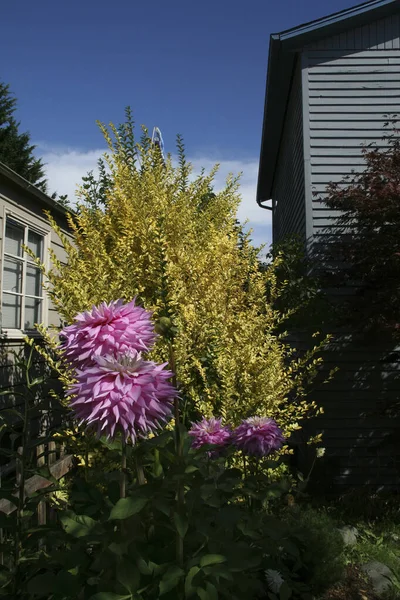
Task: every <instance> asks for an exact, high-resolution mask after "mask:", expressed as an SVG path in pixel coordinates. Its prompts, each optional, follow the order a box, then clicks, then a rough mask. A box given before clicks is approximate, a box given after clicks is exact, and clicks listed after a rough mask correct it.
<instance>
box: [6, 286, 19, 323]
mask: <svg viewBox="0 0 400 600" xmlns="http://www.w3.org/2000/svg"><path fill="white" fill-rule="evenodd" d="M2 311H3V322H2V326H3V328H4V329H21V296H14V295H13V294H4V293H3V306H2Z"/></svg>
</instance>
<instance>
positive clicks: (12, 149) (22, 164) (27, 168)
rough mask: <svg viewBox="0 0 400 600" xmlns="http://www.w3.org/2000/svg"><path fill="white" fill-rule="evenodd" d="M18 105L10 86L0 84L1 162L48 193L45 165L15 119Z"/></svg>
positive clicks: (28, 136)
mask: <svg viewBox="0 0 400 600" xmlns="http://www.w3.org/2000/svg"><path fill="white" fill-rule="evenodd" d="M16 105H17V100H16V98H14V96H13V95H12V93H11V92H10V86H9V85H8V84H5V83H2V82H0V162H2V163H4V164H5V165H7V166H8V167H10V169H12V170H13V171H15V172H16V173H18V174H19V175H21V177H24V178H25V179H27V181H29V182H31V183H33V184H34V185H35V186H36V187H38V188H39V189H40V190H42V191H43V192H46V190H47V182H46V180H45V179H44V165H43V163H42V161H41V159H40V158H35V156H34V154H33V151H34V149H35V147H36V146H33V145H32V144H31V143H30V134H29V133H27V132H25V133H20V131H19V127H20V123H19V122H18V121H17V120H16V119H15V117H14V113H15V110H16Z"/></svg>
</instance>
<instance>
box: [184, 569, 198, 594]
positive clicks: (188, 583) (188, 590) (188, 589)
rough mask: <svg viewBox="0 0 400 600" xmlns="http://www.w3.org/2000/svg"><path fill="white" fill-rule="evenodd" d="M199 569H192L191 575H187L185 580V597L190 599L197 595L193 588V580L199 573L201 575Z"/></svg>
mask: <svg viewBox="0 0 400 600" xmlns="http://www.w3.org/2000/svg"><path fill="white" fill-rule="evenodd" d="M199 571H200V569H199V567H192V568H191V569H190V571H189V573H188V574H187V575H186V579H185V596H186V597H190V596H191V595H192V594H194V593H195V591H196V590H195V588H194V587H193V579H194V578H195V577H196V575H197V573H199Z"/></svg>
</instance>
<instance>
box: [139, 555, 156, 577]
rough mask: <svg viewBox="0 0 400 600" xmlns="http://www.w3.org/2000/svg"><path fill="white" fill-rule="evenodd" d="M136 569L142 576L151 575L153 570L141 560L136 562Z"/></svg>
mask: <svg viewBox="0 0 400 600" xmlns="http://www.w3.org/2000/svg"><path fill="white" fill-rule="evenodd" d="M136 564H137V567H138V569H139V571H140V572H141V573H142V575H152V574H153V568H152V566H151V564H150V563H149V564H147V562H146V561H145V560H143V558H139V559H138V561H137V563H136Z"/></svg>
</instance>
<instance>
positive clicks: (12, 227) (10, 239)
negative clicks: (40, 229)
mask: <svg viewBox="0 0 400 600" xmlns="http://www.w3.org/2000/svg"><path fill="white" fill-rule="evenodd" d="M23 243H24V228H23V227H22V225H18V224H17V223H15V221H12V220H11V219H10V218H8V217H7V223H6V239H5V243H4V251H5V252H7V253H8V254H14V255H15V256H22V244H23Z"/></svg>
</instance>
